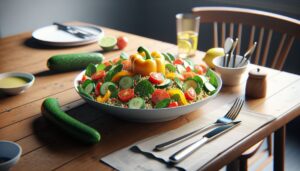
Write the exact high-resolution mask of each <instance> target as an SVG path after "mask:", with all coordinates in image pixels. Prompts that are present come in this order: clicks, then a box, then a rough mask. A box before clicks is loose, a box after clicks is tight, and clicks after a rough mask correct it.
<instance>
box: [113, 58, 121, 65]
mask: <svg viewBox="0 0 300 171" xmlns="http://www.w3.org/2000/svg"><path fill="white" fill-rule="evenodd" d="M119 60H120V57H117V58H115V59H113V61H112V62H113V63H114V64H115V63H117V62H118V61H119Z"/></svg>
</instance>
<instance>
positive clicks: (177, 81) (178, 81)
mask: <svg viewBox="0 0 300 171" xmlns="http://www.w3.org/2000/svg"><path fill="white" fill-rule="evenodd" d="M174 82H175V84H176V86H177V87H178V88H180V89H181V90H182V82H181V81H180V79H179V78H177V77H175V78H174Z"/></svg>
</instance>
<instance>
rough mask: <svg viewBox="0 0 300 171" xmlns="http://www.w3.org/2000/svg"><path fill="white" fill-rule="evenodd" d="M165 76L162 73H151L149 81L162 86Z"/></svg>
mask: <svg viewBox="0 0 300 171" xmlns="http://www.w3.org/2000/svg"><path fill="white" fill-rule="evenodd" d="M164 79H165V78H164V75H163V74H162V73H160V72H151V73H150V77H149V81H150V82H151V83H153V84H161V83H163V82H164Z"/></svg>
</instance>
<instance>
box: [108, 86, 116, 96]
mask: <svg viewBox="0 0 300 171" xmlns="http://www.w3.org/2000/svg"><path fill="white" fill-rule="evenodd" d="M108 90H109V91H110V92H111V94H110V97H111V98H117V97H118V89H117V87H116V86H115V85H110V86H108Z"/></svg>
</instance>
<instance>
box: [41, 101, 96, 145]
mask: <svg viewBox="0 0 300 171" xmlns="http://www.w3.org/2000/svg"><path fill="white" fill-rule="evenodd" d="M42 114H43V116H44V117H45V118H46V119H47V120H49V121H50V122H52V123H53V124H55V125H56V126H58V127H59V128H60V129H62V130H64V131H65V132H66V133H68V134H69V135H71V136H73V137H74V138H76V139H78V140H80V141H82V142H84V143H89V144H90V143H97V142H99V141H100V138H101V136H100V134H99V132H98V131H97V130H95V129H94V128H91V127H89V126H87V125H86V124H84V123H81V122H79V121H78V120H76V119H74V118H73V117H71V116H69V115H68V114H67V113H65V112H64V111H63V110H61V108H60V106H59V103H58V101H57V100H56V99H54V98H47V99H46V100H44V102H43V104H42Z"/></svg>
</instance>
